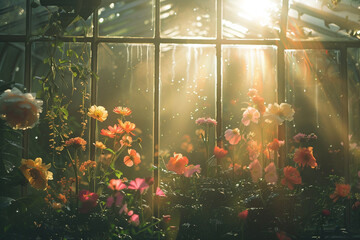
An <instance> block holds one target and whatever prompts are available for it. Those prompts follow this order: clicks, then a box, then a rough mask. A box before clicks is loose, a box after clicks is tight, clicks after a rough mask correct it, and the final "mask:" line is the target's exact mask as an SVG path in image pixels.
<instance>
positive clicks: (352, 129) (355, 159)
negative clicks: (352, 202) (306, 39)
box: [347, 48, 360, 229]
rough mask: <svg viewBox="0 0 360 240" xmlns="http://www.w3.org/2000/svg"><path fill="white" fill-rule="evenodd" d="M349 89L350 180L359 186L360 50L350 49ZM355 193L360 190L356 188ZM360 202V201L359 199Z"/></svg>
mask: <svg viewBox="0 0 360 240" xmlns="http://www.w3.org/2000/svg"><path fill="white" fill-rule="evenodd" d="M347 67H348V87H349V88H348V89H349V133H350V136H349V140H350V146H349V147H350V149H349V150H350V154H349V156H350V164H351V165H350V176H351V178H350V180H351V183H352V184H353V185H354V186H359V184H360V178H359V171H360V104H359V103H360V48H352V49H351V48H350V49H348V66H347ZM353 191H355V193H358V194H359V193H360V189H359V188H358V187H357V188H354V190H353ZM357 200H358V201H359V200H360V199H357ZM352 223H353V224H354V225H353V227H354V229H360V215H359V213H358V212H357V211H352Z"/></svg>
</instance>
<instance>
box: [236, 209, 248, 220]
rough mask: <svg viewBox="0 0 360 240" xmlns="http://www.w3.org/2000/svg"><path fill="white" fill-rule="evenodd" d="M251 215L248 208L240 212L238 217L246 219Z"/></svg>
mask: <svg viewBox="0 0 360 240" xmlns="http://www.w3.org/2000/svg"><path fill="white" fill-rule="evenodd" d="M248 215H249V211H248V210H244V211H242V212H239V214H238V217H239V218H240V219H241V220H245V219H246V218H247V217H248Z"/></svg>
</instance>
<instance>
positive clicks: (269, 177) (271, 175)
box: [265, 162, 278, 184]
mask: <svg viewBox="0 0 360 240" xmlns="http://www.w3.org/2000/svg"><path fill="white" fill-rule="evenodd" d="M277 180H278V175H277V173H276V167H275V164H274V163H273V162H271V163H270V164H269V165H268V166H267V167H266V168H265V181H266V182H267V183H271V184H275V183H276V182H277Z"/></svg>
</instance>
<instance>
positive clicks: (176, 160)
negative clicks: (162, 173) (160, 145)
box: [166, 153, 189, 175]
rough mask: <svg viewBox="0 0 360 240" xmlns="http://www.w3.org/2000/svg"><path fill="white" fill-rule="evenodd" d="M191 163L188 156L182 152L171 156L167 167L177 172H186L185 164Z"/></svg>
mask: <svg viewBox="0 0 360 240" xmlns="http://www.w3.org/2000/svg"><path fill="white" fill-rule="evenodd" d="M188 163H189V160H188V159H187V157H183V155H182V154H181V153H174V157H170V160H169V162H168V164H167V165H166V168H167V169H168V170H169V171H173V172H176V173H177V174H180V175H181V174H184V172H185V166H186V165H187V164H188Z"/></svg>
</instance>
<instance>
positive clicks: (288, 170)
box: [281, 166, 301, 190]
mask: <svg viewBox="0 0 360 240" xmlns="http://www.w3.org/2000/svg"><path fill="white" fill-rule="evenodd" d="M281 184H282V185H284V186H285V185H287V186H288V188H289V189H291V190H293V189H294V186H293V185H295V184H301V176H300V173H299V171H298V170H297V169H296V168H294V167H291V166H287V167H284V178H283V179H282V180H281Z"/></svg>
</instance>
